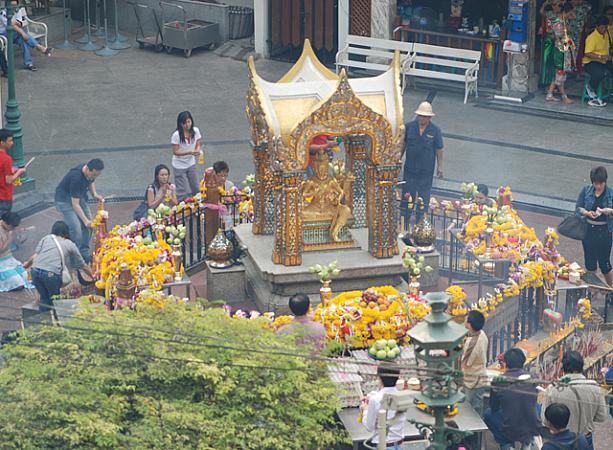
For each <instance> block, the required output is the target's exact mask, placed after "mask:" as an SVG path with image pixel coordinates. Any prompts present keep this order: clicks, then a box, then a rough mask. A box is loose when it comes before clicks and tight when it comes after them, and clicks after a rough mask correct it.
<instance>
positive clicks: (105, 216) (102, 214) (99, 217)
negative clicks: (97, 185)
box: [90, 208, 109, 228]
mask: <svg viewBox="0 0 613 450" xmlns="http://www.w3.org/2000/svg"><path fill="white" fill-rule="evenodd" d="M107 220H109V212H108V211H106V210H104V209H102V208H99V209H98V211H97V212H96V215H95V216H94V218H93V220H92V223H91V225H90V228H98V227H99V226H100V225H102V224H103V223H105V222H106V221H107Z"/></svg>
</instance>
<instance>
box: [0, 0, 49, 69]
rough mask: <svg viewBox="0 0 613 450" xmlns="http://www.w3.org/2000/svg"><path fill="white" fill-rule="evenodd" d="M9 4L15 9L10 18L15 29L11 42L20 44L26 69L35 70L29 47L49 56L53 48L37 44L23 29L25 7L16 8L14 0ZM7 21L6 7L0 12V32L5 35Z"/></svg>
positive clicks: (25, 20)
mask: <svg viewBox="0 0 613 450" xmlns="http://www.w3.org/2000/svg"><path fill="white" fill-rule="evenodd" d="M11 5H12V6H13V10H14V11H16V12H15V13H14V15H13V18H12V20H11V22H12V24H13V29H14V30H15V33H14V34H13V42H14V43H15V44H19V45H20V46H21V54H22V55H23V63H24V64H25V66H26V69H28V70H31V71H36V70H38V69H37V68H36V66H35V65H34V63H33V62H32V53H31V52H30V48H35V49H37V50H39V51H40V52H41V53H43V54H44V55H46V56H51V52H52V51H53V49H52V48H51V47H45V46H43V45H41V44H39V43H38V41H37V40H36V39H35V38H34V37H33V36H32V35H31V34H29V33H28V32H27V31H26V30H24V27H25V26H26V25H27V23H28V20H29V19H28V16H27V13H26V9H25V8H23V7H21V8H19V9H16V8H17V2H16V1H15V0H13V1H11ZM7 22H8V18H7V13H6V9H3V10H2V11H1V12H0V32H1V33H2V34H3V35H4V36H5V37H6V36H7Z"/></svg>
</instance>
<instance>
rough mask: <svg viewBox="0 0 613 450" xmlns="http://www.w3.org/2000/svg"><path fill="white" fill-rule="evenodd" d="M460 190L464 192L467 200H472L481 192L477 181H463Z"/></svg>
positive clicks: (463, 194) (463, 195)
mask: <svg viewBox="0 0 613 450" xmlns="http://www.w3.org/2000/svg"><path fill="white" fill-rule="evenodd" d="M460 192H462V197H463V198H465V199H467V200H472V199H473V198H475V196H476V195H477V194H478V193H479V191H478V190H477V185H476V184H475V183H461V184H460Z"/></svg>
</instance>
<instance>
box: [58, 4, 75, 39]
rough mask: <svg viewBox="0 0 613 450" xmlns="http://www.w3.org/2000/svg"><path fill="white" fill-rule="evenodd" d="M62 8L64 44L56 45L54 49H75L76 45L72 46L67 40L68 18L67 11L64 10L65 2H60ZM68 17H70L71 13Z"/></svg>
mask: <svg viewBox="0 0 613 450" xmlns="http://www.w3.org/2000/svg"><path fill="white" fill-rule="evenodd" d="M62 8H63V9H64V42H62V43H61V44H58V45H56V46H55V47H56V48H75V47H76V45H74V44H73V43H72V42H70V41H69V40H68V36H69V32H68V28H69V17H68V9H66V0H62ZM70 15H71V16H72V11H71V14H70ZM70 28H72V27H70Z"/></svg>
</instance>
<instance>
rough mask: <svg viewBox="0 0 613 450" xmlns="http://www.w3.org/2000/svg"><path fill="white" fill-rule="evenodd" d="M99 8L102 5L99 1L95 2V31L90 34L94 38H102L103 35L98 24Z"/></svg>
mask: <svg viewBox="0 0 613 450" xmlns="http://www.w3.org/2000/svg"><path fill="white" fill-rule="evenodd" d="M100 6H102V4H101V3H100V0H96V31H94V32H93V33H92V36H94V37H102V36H104V33H103V32H102V26H101V24H100ZM105 15H106V12H105Z"/></svg>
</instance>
